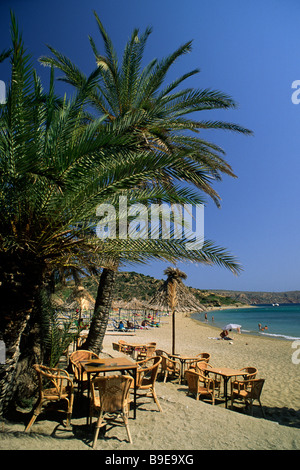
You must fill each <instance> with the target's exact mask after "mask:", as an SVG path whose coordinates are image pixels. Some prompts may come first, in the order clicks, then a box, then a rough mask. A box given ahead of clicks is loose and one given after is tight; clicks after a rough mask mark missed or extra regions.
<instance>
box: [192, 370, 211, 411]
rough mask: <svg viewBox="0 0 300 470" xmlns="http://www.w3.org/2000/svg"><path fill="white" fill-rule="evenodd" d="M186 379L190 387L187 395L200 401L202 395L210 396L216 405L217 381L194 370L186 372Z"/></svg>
mask: <svg viewBox="0 0 300 470" xmlns="http://www.w3.org/2000/svg"><path fill="white" fill-rule="evenodd" d="M185 379H186V381H187V385H188V391H187V394H188V395H189V394H192V395H195V396H196V400H199V397H201V395H206V396H207V395H209V396H211V399H212V404H213V405H214V404H215V381H214V379H211V378H209V377H206V376H205V375H203V374H201V372H196V371H194V370H192V369H188V370H187V371H186V372H185Z"/></svg>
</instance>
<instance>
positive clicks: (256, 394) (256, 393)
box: [248, 379, 265, 400]
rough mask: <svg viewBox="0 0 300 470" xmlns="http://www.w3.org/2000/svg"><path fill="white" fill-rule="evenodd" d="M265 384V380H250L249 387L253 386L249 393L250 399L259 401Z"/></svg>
mask: <svg viewBox="0 0 300 470" xmlns="http://www.w3.org/2000/svg"><path fill="white" fill-rule="evenodd" d="M264 383H265V379H253V380H249V385H250V386H251V389H250V391H249V392H248V396H249V398H252V399H253V400H258V399H259V398H260V395H261V392H262V388H263V386H264Z"/></svg>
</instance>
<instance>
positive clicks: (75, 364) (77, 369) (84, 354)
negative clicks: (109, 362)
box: [69, 349, 99, 390]
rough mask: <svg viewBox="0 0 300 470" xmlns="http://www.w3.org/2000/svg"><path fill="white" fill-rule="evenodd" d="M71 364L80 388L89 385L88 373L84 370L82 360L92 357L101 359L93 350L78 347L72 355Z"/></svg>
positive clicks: (88, 359)
mask: <svg viewBox="0 0 300 470" xmlns="http://www.w3.org/2000/svg"><path fill="white" fill-rule="evenodd" d="M69 359H70V364H71V367H72V372H73V374H74V381H75V382H76V383H77V386H78V389H79V388H81V390H83V388H86V387H87V381H88V379H87V374H86V373H85V372H82V368H81V364H80V362H81V361H90V360H91V359H99V356H97V354H95V353H93V352H92V351H86V350H84V349H78V350H77V351H74V352H73V353H72V354H71V355H70V358H69Z"/></svg>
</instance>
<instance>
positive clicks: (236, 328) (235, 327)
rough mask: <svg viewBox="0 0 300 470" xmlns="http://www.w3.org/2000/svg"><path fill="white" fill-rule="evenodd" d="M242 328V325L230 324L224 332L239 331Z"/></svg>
mask: <svg viewBox="0 0 300 470" xmlns="http://www.w3.org/2000/svg"><path fill="white" fill-rule="evenodd" d="M241 328H242V325H237V324H236V323H228V325H226V326H224V328H223V330H239V329H241Z"/></svg>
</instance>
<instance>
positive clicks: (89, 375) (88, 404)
mask: <svg viewBox="0 0 300 470" xmlns="http://www.w3.org/2000/svg"><path fill="white" fill-rule="evenodd" d="M87 382H88V383H87V387H88V400H87V414H86V424H91V423H89V418H90V407H91V404H90V393H91V374H90V373H89V372H87Z"/></svg>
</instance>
